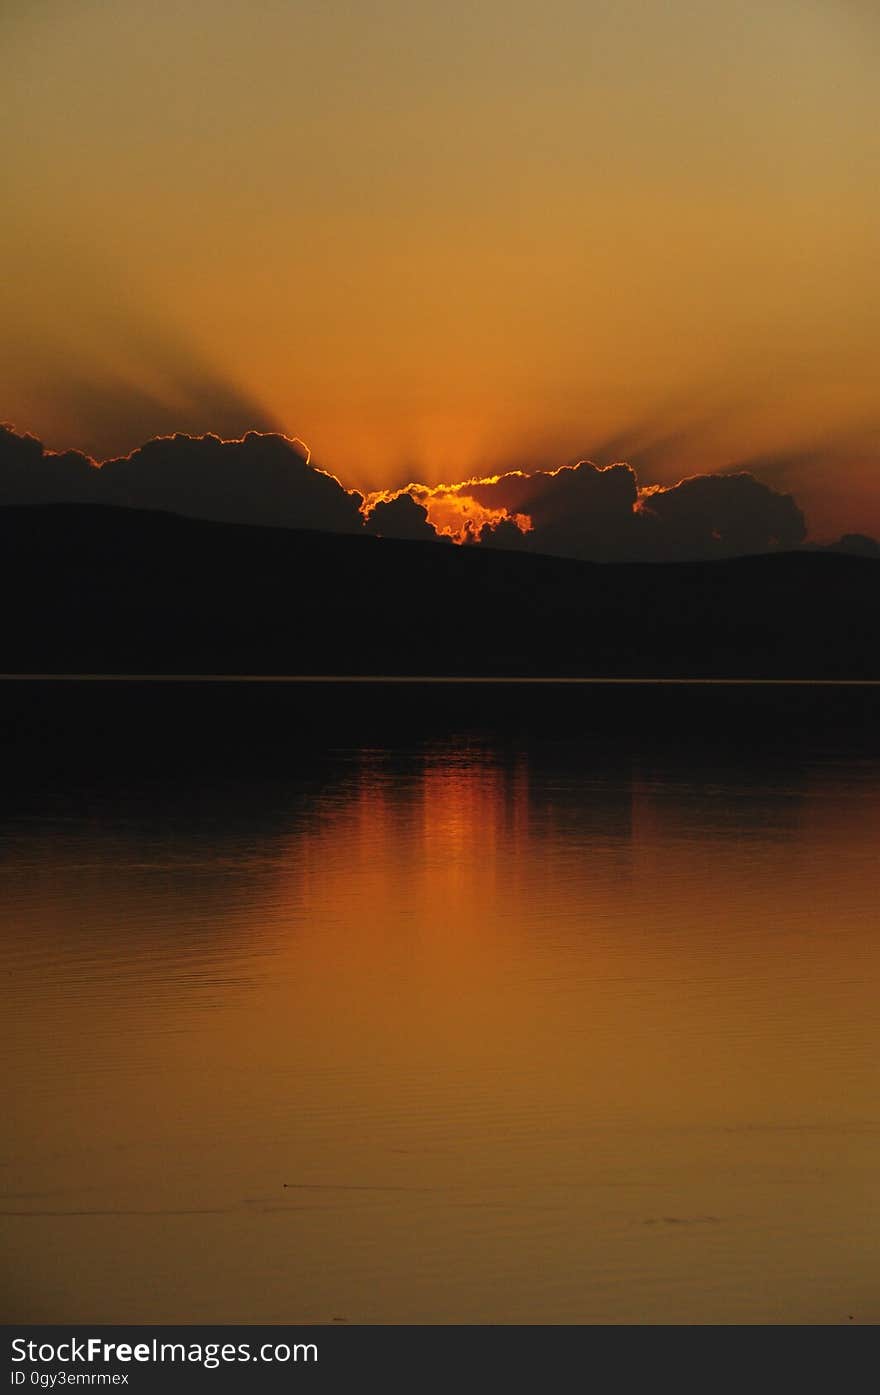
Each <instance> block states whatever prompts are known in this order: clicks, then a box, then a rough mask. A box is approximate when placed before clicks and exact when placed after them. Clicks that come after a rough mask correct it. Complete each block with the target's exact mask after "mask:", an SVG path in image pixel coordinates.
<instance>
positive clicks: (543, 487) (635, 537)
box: [407, 461, 806, 562]
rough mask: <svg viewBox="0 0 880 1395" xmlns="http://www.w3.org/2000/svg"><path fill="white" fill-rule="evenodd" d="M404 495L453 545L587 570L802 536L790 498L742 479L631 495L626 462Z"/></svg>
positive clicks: (766, 547)
mask: <svg viewBox="0 0 880 1395" xmlns="http://www.w3.org/2000/svg"><path fill="white" fill-rule="evenodd" d="M407 490H408V492H409V493H410V494H412V495H413V496H414V497H415V498H417V499H418V500H419V501H420V502H421V503H422V504H423V505H424V506H425V507H426V508H427V510H428V517H429V519H430V521H431V522H432V523H434V524H435V526H436V527H437V528H438V529H440V530H441V531H447V532H449V533H451V534H452V535H453V536H455V537H457V538H458V540H459V541H468V542H475V543H478V544H480V545H481V546H492V547H510V546H515V547H517V548H521V547H525V548H528V550H529V551H532V552H544V553H549V554H550V555H552V556H559V557H573V558H580V559H582V560H586V561H593V562H610V561H673V560H681V559H686V558H694V559H696V558H711V557H730V556H736V555H739V554H745V553H750V552H767V551H772V550H774V549H780V550H784V549H786V548H793V547H797V546H799V545H800V543H802V542H803V540H804V538H805V536H806V526H805V523H804V517H803V514H802V513H801V511H800V509H799V508H798V507H797V504H796V503H795V501H794V499H793V498H792V496H791V495H790V494H783V493H780V492H779V491H777V490H775V489H773V488H771V486H770V485H767V484H764V483H763V482H762V481H761V480H759V479H757V478H756V477H755V476H754V475H752V474H749V473H747V472H742V471H740V472H737V473H735V474H728V475H695V476H693V477H691V478H689V479H686V480H682V481H680V482H679V483H678V484H675V485H671V486H669V487H662V486H652V487H649V488H647V489H641V488H640V487H639V482H638V478H637V476H636V473H635V471H634V470H633V468H632V467H631V466H630V465H628V464H615V465H606V466H598V465H594V464H592V463H591V462H590V461H580V462H579V463H578V464H576V465H571V466H569V465H565V466H562V467H561V468H560V469H558V470H537V471H533V472H531V473H528V472H526V471H522V470H515V471H511V472H509V473H508V474H505V475H497V476H492V477H490V478H487V479H482V480H469V481H467V482H465V483H462V484H457V485H439V486H435V487H434V488H433V489H429V488H428V487H426V486H424V485H408V486H407ZM514 529H515V531H514Z"/></svg>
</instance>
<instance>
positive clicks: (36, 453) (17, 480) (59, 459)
mask: <svg viewBox="0 0 880 1395" xmlns="http://www.w3.org/2000/svg"><path fill="white" fill-rule="evenodd" d="M99 476H100V471H98V470H97V469H96V468H95V465H94V463H93V462H92V461H91V460H89V458H88V456H85V455H80V453H79V451H74V450H69V451H65V452H63V453H62V454H56V453H55V452H53V451H47V450H46V449H45V448H44V446H43V443H42V441H38V440H37V439H36V437H35V436H20V435H18V433H17V432H16V431H15V430H14V429H13V428H12V427H11V426H6V425H0V504H51V503H77V504H79V503H89V502H95V501H97V500H99V499H100V478H99Z"/></svg>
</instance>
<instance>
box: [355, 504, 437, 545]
mask: <svg viewBox="0 0 880 1395" xmlns="http://www.w3.org/2000/svg"><path fill="white" fill-rule="evenodd" d="M366 526H367V530H368V531H369V532H370V533H376V534H377V536H378V537H381V538H411V539H413V540H416V541H417V540H419V539H421V540H423V541H434V542H436V540H437V530H436V528H434V526H433V524H431V523H429V522H428V510H427V509H426V508H425V507H424V506H423V505H422V504H419V503H417V501H416V500H415V499H413V498H412V496H411V495H410V494H398V495H397V497H396V498H394V499H380V500H379V502H378V503H376V504H374V505H373V507H372V508H371V509H370V511H369V513H368V514H367V519H366Z"/></svg>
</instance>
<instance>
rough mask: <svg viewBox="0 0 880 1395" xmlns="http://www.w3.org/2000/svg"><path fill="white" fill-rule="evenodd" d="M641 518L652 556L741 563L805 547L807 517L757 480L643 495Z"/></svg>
mask: <svg viewBox="0 0 880 1395" xmlns="http://www.w3.org/2000/svg"><path fill="white" fill-rule="evenodd" d="M639 512H640V515H641V521H642V524H643V542H644V544H645V550H646V553H647V555H648V556H652V555H656V556H658V557H660V558H663V559H669V558H697V557H735V556H741V555H743V554H747V553H751V552H770V551H773V550H774V549H779V550H782V551H785V550H788V549H791V548H794V547H799V546H800V544H801V543H802V542H803V541H804V539H805V537H806V535H807V529H806V523H805V521H804V516H803V514H802V513H801V511H800V509H799V508H798V506H797V504H796V503H795V501H794V499H793V497H792V496H791V495H790V494H780V493H779V492H778V491H777V490H775V489H772V488H771V487H770V486H769V485H767V484H763V483H762V482H761V481H760V480H758V479H756V478H755V476H754V475H750V474H745V473H738V474H732V475H694V476H692V477H691V478H690V479H686V480H682V481H681V482H680V483H679V484H676V485H672V486H671V487H670V488H669V489H650V490H645V491H643V493H642V496H641V499H640V504H639Z"/></svg>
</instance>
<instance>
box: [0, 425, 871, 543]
mask: <svg viewBox="0 0 880 1395" xmlns="http://www.w3.org/2000/svg"><path fill="white" fill-rule="evenodd" d="M52 500H59V501H68V502H70V501H73V502H88V501H91V502H102V503H106V504H116V505H123V506H126V507H129V508H148V509H163V510H167V511H170V512H174V513H180V514H186V515H188V516H190V517H194V518H207V519H213V520H216V521H218V522H232V523H252V524H266V525H275V526H282V527H288V528H308V529H317V530H321V531H328V532H337V533H358V532H361V531H362V530H363V529H364V528H366V529H367V531H369V532H371V533H374V534H377V535H379V536H382V537H394V538H409V539H413V540H425V541H436V540H438V539H439V540H442V541H449V540H455V541H457V542H459V543H467V544H469V545H472V546H478V547H495V548H507V549H511V548H516V549H520V550H522V549H527V550H529V551H531V552H541V553H547V554H550V555H552V556H559V557H572V558H579V559H583V560H587V561H593V562H612V561H617V562H634V561H676V560H690V559H706V558H713V557H732V556H738V555H744V554H747V553H758V552H768V551H773V550H786V549H791V548H796V547H799V546H800V545H801V544H802V543H803V541H804V539H805V537H806V525H805V522H804V516H803V514H802V512H801V510H800V508H799V507H798V505H797V504H796V502H795V500H794V498H793V497H792V495H791V494H785V493H781V492H780V491H778V490H776V489H774V488H772V487H771V486H770V485H768V484H765V483H763V482H762V481H761V480H759V479H757V478H756V477H755V476H754V475H752V474H750V473H748V472H745V471H738V472H736V473H731V474H726V475H694V476H691V477H690V478H688V479H684V480H681V481H680V482H679V483H678V484H674V485H670V486H669V487H664V486H659V485H655V486H650V487H648V488H644V489H640V487H639V482H638V479H637V477H636V473H635V471H634V470H633V469H632V467H631V466H629V465H626V464H615V465H607V466H598V465H594V464H592V463H591V462H590V461H580V462H579V463H578V464H576V465H565V466H562V467H560V468H559V469H558V470H537V471H533V472H531V473H529V472H527V471H524V470H514V471H510V472H509V473H507V474H504V475H497V476H492V477H489V478H486V479H477V480H467V481H464V482H462V483H459V484H443V485H435V486H428V485H424V484H411V485H407V486H406V487H405V488H404V489H402V490H398V491H395V492H394V493H385V494H381V495H370V496H368V497H367V498H366V499H365V498H364V496H363V495H361V494H360V493H358V492H357V491H356V490H349V489H346V488H345V487H344V486H343V485H342V484H341V483H340V482H339V480H338V479H336V478H335V476H333V475H331V474H328V473H327V472H326V471H324V470H321V469H318V468H317V467H316V466H314V465H312V463H311V461H310V458H309V452H308V450H307V448H306V447H305V446H304V445H303V444H302V442H301V441H297V440H291V439H289V438H288V437H286V436H282V435H279V434H276V433H267V434H261V433H258V432H255V431H250V432H248V433H247V435H245V436H243V437H242V438H241V439H238V440H223V439H221V438H220V437H219V436H214V435H207V436H187V435H181V434H178V435H174V436H168V437H157V438H154V439H153V440H150V441H148V442H147V443H146V444H145V445H143V446H141V447H139V448H138V449H137V450H135V451H132V453H131V454H130V455H127V456H121V457H118V458H116V459H114V460H108V461H107V462H105V464H103V465H102V466H100V467H96V466H95V464H94V462H93V461H91V460H90V459H89V458H88V457H87V456H84V455H81V454H79V453H78V452H75V451H68V452H67V453H65V454H56V453H53V452H51V451H46V450H45V449H44V447H43V446H42V444H41V443H40V442H39V441H38V440H36V439H35V438H34V437H32V436H21V435H17V434H16V433H15V432H14V431H13V430H12V429H11V428H3V429H2V430H0V503H5V504H23V503H46V502H49V501H52ZM858 545H859V546H861V547H863V548H864V543H861V542H859V544H858Z"/></svg>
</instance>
